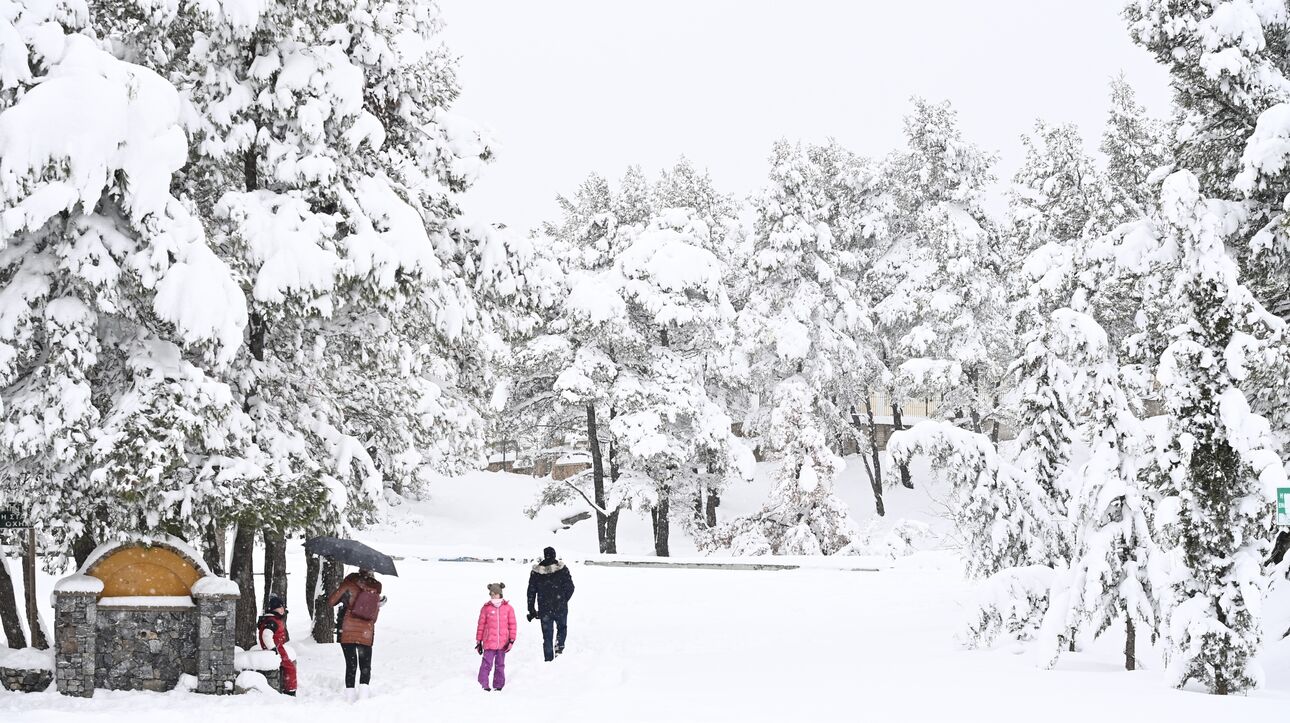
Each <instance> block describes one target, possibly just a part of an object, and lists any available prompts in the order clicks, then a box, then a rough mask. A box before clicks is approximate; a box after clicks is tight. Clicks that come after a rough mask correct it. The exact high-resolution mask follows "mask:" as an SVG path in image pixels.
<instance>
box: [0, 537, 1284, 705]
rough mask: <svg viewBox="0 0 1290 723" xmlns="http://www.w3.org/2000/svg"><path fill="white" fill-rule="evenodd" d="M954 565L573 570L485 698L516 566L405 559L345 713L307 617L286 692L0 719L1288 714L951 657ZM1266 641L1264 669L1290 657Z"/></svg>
mask: <svg viewBox="0 0 1290 723" xmlns="http://www.w3.org/2000/svg"><path fill="white" fill-rule="evenodd" d="M291 559H292V561H293V562H294V561H298V560H299V559H300V556H299V555H294V554H293V555H292V557H291ZM954 567H955V564H954V562H953V559H952V557H951V556H950V555H948V554H946V553H924V554H920V555H916V556H914V557H913V558H909V559H907V560H905V561H903V562H902V564H900V565H897V566H896V568H895V569H892V570H887V571H883V572H879V573H871V572H854V571H836V570H822V569H804V570H791V571H730V570H685V569H681V570H661V569H649V568H646V569H636V568H605V567H592V566H582V565H578V566H576V567H575V568H574V570H573V572H574V576H575V580H576V583H577V586H578V589H577V594H576V595H575V597H574V600H573V602H572V605H571V614H570V621H569V630H570V632H569V648H568V652H567V653H566V654H565V655H564V656H562V657H560V658H558V659H557V660H556V661H555V662H553V663H544V662H543V661H542V656H541V649H540V644H541V633H540V631H539V629H538V625H537V623H536V622H534V623H526V622H524V620H523V618H522V617H521V620H520V639H519V642H518V644H517V649H516V650H515V651H514V652H512V653H511V654H510V656H509V660H508V665H507V677H508V684H507V689H506V690H505V691H504V692H502V693H484V692H483V691H481V690H479V688H478V686H477V684H476V683H475V673H476V671H477V668H478V661H479V657H478V656H477V655H476V654H475V652H474V650H473V645H474V623H475V619H476V616H477V614H478V610H479V606H480V605H482V604H483V602H484V600H485V598H486V592H485V589H484V585H485V584H486V583H488V582H493V581H499V580H500V581H504V582H506V584H507V589H508V591H510V592H511V593H512V595H511V598H513V603H514V604H515V605H516V607H517V611H518V612H519V613H520V615H521V616H522V615H523V612H524V609H523V608H524V602H523V592H524V587H525V583H526V581H527V577H528V569H527V567H525V566H524V565H521V564H514V563H506V564H482V563H464V562H419V561H413V560H405V561H404V562H403V563H401V567H400V570H401V573H402V577H400V578H387V579H386V594H387V595H388V596H389V597H390V603H389V604H388V605H387V606H386V607H385V608H384V610H383V611H382V613H381V620H380V622H379V624H378V630H377V640H376V648H375V654H374V668H375V674H374V681H373V688H374V692H375V696H374V697H373V698H372V699H370V700H366V701H361V702H359V703H356V704H354V705H353V706H351V705H350V704H348V703H345V702H344V700H343V698H342V695H341V685H342V682H341V681H342V673H343V666H342V661H341V655H340V651H339V648H338V646H334V645H332V646H318V645H314V644H312V643H310V642H308V641H307V633H308V620H307V618H306V616H305V614H304V611H303V610H299V611H297V612H296V617H295V619H293V620H292V621H291V628H292V633H293V635H294V637H295V638H296V641H297V645H298V647H299V648H300V650H301V658H302V660H301V690H300V696H299V698H297V699H294V700H292V699H289V698H286V697H281V696H268V695H262V694H248V695H244V696H234V697H207V696H198V695H196V694H190V693H168V694H155V693H121V692H109V691H97V692H96V694H95V697H94V698H93V699H91V700H77V699H69V698H64V697H62V696H58V695H57V694H55V693H52V692H49V693H45V694H38V695H19V694H12V693H4V692H0V720H2V721H5V723H9V722H10V721H71V720H76V721H81V720H93V721H122V722H123V723H124V722H125V721H129V722H130V723H147V722H149V721H172V720H175V718H176V716H181V717H182V718H184V719H188V720H200V721H208V720H210V721H217V720H220V721H222V720H229V721H232V720H238V719H245V720H246V721H247V723H250V721H252V720H273V721H275V722H278V721H285V722H288V723H289V722H292V721H302V722H303V721H307V722H308V723H324V722H325V721H346V722H348V721H351V720H353V716H354V715H358V716H359V717H360V718H361V719H362V720H364V721H422V720H440V721H467V720H523V721H525V723H539V722H541V721H560V722H561V723H579V722H582V721H588V722H590V721H595V722H596V723H605V722H606V721H777V722H783V721H799V720H812V719H822V720H838V721H847V720H876V721H903V720H918V721H976V720H980V721H986V720H991V721H1013V720H1015V721H1023V720H1024V721H1031V720H1034V719H1036V718H1042V719H1044V720H1045V721H1066V720H1069V721H1089V720H1097V719H1101V720H1129V719H1139V720H1171V721H1213V720H1234V719H1238V718H1240V719H1249V720H1253V719H1261V720H1277V719H1279V717H1280V716H1284V713H1285V711H1286V710H1290V691H1287V690H1286V688H1285V682H1286V681H1285V680H1284V678H1282V679H1280V681H1279V682H1278V683H1277V685H1279V686H1281V687H1277V685H1274V686H1273V687H1272V689H1270V690H1267V691H1263V692H1260V693H1258V694H1256V695H1254V696H1251V697H1248V698H1228V699H1223V698H1217V697H1212V696H1206V695H1198V694H1193V693H1184V692H1178V691H1174V690H1171V689H1169V688H1167V687H1164V686H1162V685H1161V683H1160V680H1159V679H1160V674H1159V671H1158V670H1148V671H1141V672H1137V673H1125V672H1123V671H1122V670H1120V669H1119V668H1118V665H1117V664H1118V657H1117V654H1116V650H1115V649H1116V647H1117V646H1116V641H1114V640H1109V641H1106V644H1105V645H1099V646H1098V647H1097V648H1095V649H1094V650H1093V651H1090V652H1087V653H1081V654H1077V655H1072V656H1069V657H1067V658H1064V659H1063V663H1062V665H1061V667H1060V668H1059V669H1058V670H1057V671H1047V672H1046V671H1039V670H1037V669H1035V667H1034V664H1033V661H1032V659H1031V658H1030V656H1029V655H1013V654H1011V653H1008V652H1005V651H996V652H974V651H967V650H963V649H961V648H960V647H959V646H958V645H957V644H956V643H955V640H954V632H955V629H956V626H957V624H958V622H959V621H960V619H961V613H960V610H959V604H960V603H959V601H960V600H961V599H962V598H963V596H964V594H965V591H966V586H965V584H964V583H962V582H959V581H957V574H956V572H954V571H953V568H954ZM292 573H293V574H292V576H291V579H292V581H293V583H295V581H299V580H302V579H303V574H301V573H302V571H301V570H299V569H295V568H293V569H292ZM1278 645H1281V646H1283V647H1282V652H1281V653H1280V654H1278V657H1274V659H1277V660H1280V661H1282V662H1285V661H1287V660H1290V655H1286V654H1285V652H1286V651H1285V650H1284V646H1285V645H1286V644H1285V643H1279V644H1278ZM91 712H92V713H93V715H90V716H86V715H85V714H86V713H91Z"/></svg>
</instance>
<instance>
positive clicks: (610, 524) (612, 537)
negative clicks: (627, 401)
mask: <svg viewBox="0 0 1290 723" xmlns="http://www.w3.org/2000/svg"><path fill="white" fill-rule="evenodd" d="M616 414H617V412H616V410H615V409H614V408H613V407H610V408H609V419H610V420H611V421H612V420H613V418H614V416H615V415H616ZM609 480H610V481H611V482H615V483H617V482H618V448H617V445H615V444H614V440H613V437H610V439H609ZM618 513H619V508H617V507H615V508H614V509H613V510H611V511H610V512H609V518H608V519H606V520H605V554H607V555H617V554H618Z"/></svg>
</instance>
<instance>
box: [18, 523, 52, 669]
mask: <svg viewBox="0 0 1290 723" xmlns="http://www.w3.org/2000/svg"><path fill="white" fill-rule="evenodd" d="M23 552H24V553H25V554H24V555H23V556H22V589H23V592H24V593H26V595H25V599H24V601H23V602H24V604H25V607H26V608H27V628H28V630H29V631H30V633H31V647H33V648H36V649H37V650H44V649H46V648H48V647H49V641H48V640H46V639H45V629H44V627H43V626H42V625H41V623H40V607H39V606H38V605H37V604H36V557H37V553H39V552H40V549H39V547H38V546H37V544H36V530H35V528H32V527H28V528H27V544H26V545H25V546H24V550H23Z"/></svg>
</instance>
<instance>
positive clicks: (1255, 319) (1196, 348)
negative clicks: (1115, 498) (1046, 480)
mask: <svg viewBox="0 0 1290 723" xmlns="http://www.w3.org/2000/svg"><path fill="white" fill-rule="evenodd" d="M1230 212H1231V209H1230V208H1228V207H1227V206H1226V205H1225V204H1224V203H1223V202H1218V201H1207V200H1205V199H1203V198H1202V197H1201V195H1200V190H1199V182H1198V181H1197V179H1196V177H1195V176H1193V175H1192V174H1190V173H1188V172H1186V171H1179V172H1177V173H1175V174H1173V175H1172V176H1170V177H1169V178H1168V179H1167V180H1166V181H1165V184H1164V189H1163V193H1162V196H1161V212H1160V217H1159V218H1158V219H1157V220H1155V221H1154V222H1153V223H1152V226H1151V231H1152V232H1153V233H1154V235H1155V237H1156V238H1158V239H1159V241H1160V243H1161V244H1162V246H1163V248H1165V249H1167V250H1169V251H1170V252H1172V253H1176V254H1177V256H1178V258H1179V273H1178V274H1177V277H1176V279H1175V281H1174V284H1173V286H1172V287H1171V289H1170V296H1169V299H1168V304H1167V305H1166V308H1168V309H1170V312H1171V313H1170V318H1169V322H1170V323H1169V326H1168V328H1169V329H1170V331H1169V345H1168V347H1167V348H1166V349H1165V352H1164V356H1163V358H1162V360H1161V362H1160V371H1159V380H1160V383H1161V385H1162V387H1163V390H1164V397H1165V400H1166V403H1167V408H1168V412H1169V431H1168V435H1167V437H1166V438H1165V444H1164V445H1163V447H1162V449H1160V450H1159V451H1158V452H1157V454H1156V457H1157V459H1158V460H1159V467H1160V469H1159V474H1158V476H1157V484H1158V485H1159V490H1160V493H1161V494H1162V495H1163V496H1164V497H1165V499H1164V500H1163V501H1162V502H1161V505H1160V511H1159V512H1158V516H1159V518H1158V520H1159V522H1160V524H1161V525H1162V526H1163V529H1164V538H1163V540H1162V544H1163V545H1164V546H1165V547H1166V549H1168V550H1169V551H1170V552H1169V554H1171V555H1173V556H1175V558H1176V559H1177V560H1178V563H1179V570H1178V571H1177V574H1176V579H1175V581H1174V582H1173V585H1172V588H1171V590H1170V591H1169V593H1168V597H1169V603H1170V605H1169V607H1170V608H1171V610H1170V613H1169V623H1168V627H1167V633H1166V638H1167V641H1168V643H1169V649H1170V662H1169V675H1170V678H1171V680H1172V681H1173V682H1174V683H1175V684H1177V685H1182V684H1184V683H1186V682H1187V681H1189V680H1191V681H1195V682H1197V683H1199V684H1201V685H1203V686H1205V687H1206V688H1207V689H1209V690H1210V691H1211V692H1214V693H1218V694H1228V693H1239V692H1241V691H1243V690H1247V689H1249V688H1252V687H1254V686H1255V685H1256V684H1257V682H1258V680H1259V678H1260V675H1259V673H1258V671H1257V668H1256V666H1255V662H1254V656H1255V654H1256V653H1257V652H1258V648H1259V643H1260V627H1261V626H1260V622H1259V619H1258V617H1257V614H1256V610H1257V609H1258V607H1259V599H1260V598H1261V596H1262V594H1263V590H1264V588H1265V584H1266V580H1265V578H1264V572H1263V569H1262V564H1261V563H1262V559H1263V552H1264V550H1265V549H1266V547H1267V544H1266V541H1265V539H1264V538H1263V535H1262V527H1263V524H1264V522H1265V520H1266V516H1267V514H1269V510H1270V507H1269V505H1270V501H1271V500H1272V495H1273V494H1274V490H1275V488H1276V487H1277V486H1278V485H1285V484H1286V482H1285V479H1286V475H1285V468H1284V466H1283V463H1282V461H1281V459H1280V457H1279V456H1278V453H1277V449H1278V445H1277V444H1276V442H1275V440H1274V439H1273V437H1272V434H1271V431H1270V429H1269V426H1268V424H1267V421H1266V420H1265V419H1263V418H1262V417H1261V416H1259V415H1258V414H1256V413H1254V412H1252V411H1251V410H1250V407H1249V404H1248V401H1247V397H1246V394H1245V392H1244V391H1243V389H1244V387H1245V385H1246V383H1247V378H1248V375H1249V370H1250V369H1251V368H1252V367H1255V366H1257V365H1258V364H1259V358H1260V357H1261V356H1262V355H1263V353H1264V349H1265V348H1266V347H1265V345H1266V343H1267V340H1268V338H1269V335H1270V334H1269V332H1270V330H1271V329H1274V328H1278V327H1279V326H1280V323H1279V320H1277V319H1276V318H1275V317H1272V316H1271V315H1269V314H1268V313H1267V312H1266V311H1265V310H1264V309H1263V307H1262V306H1261V305H1260V304H1259V303H1258V302H1257V301H1256V300H1255V299H1254V297H1253V296H1252V295H1251V294H1250V292H1249V291H1248V290H1247V289H1246V288H1245V287H1244V286H1243V285H1242V284H1241V283H1240V281H1239V280H1238V276H1239V275H1238V272H1237V268H1236V263H1235V262H1234V260H1233V259H1232V258H1231V257H1230V256H1229V255H1228V253H1227V250H1226V248H1225V243H1224V242H1225V238H1226V233H1227V231H1228V229H1229V228H1230V226H1229V224H1228V222H1227V215H1228V214H1229V213H1230Z"/></svg>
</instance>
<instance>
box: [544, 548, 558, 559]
mask: <svg viewBox="0 0 1290 723" xmlns="http://www.w3.org/2000/svg"><path fill="white" fill-rule="evenodd" d="M542 559H543V560H554V559H555V548H554V547H548V548H546V549H544V550H542Z"/></svg>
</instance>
